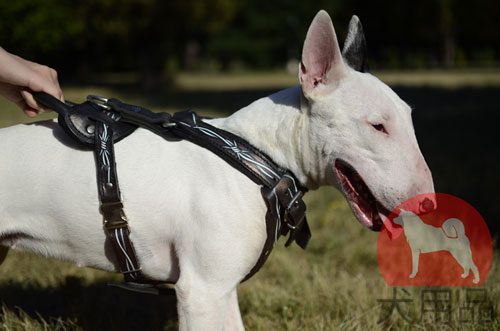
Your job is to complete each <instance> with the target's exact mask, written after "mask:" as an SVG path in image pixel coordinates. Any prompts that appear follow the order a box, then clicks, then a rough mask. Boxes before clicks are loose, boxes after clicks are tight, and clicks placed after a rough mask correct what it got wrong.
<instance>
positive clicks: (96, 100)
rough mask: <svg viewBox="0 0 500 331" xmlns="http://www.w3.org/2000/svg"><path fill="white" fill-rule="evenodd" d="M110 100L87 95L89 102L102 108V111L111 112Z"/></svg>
mask: <svg viewBox="0 0 500 331" xmlns="http://www.w3.org/2000/svg"><path fill="white" fill-rule="evenodd" d="M108 100H109V99H108V98H105V97H100V96H98V95H92V94H90V95H87V101H88V102H91V103H93V104H94V105H96V106H98V107H101V108H102V109H106V110H111V106H109V105H108V104H107V103H108Z"/></svg>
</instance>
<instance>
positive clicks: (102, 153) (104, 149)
mask: <svg viewBox="0 0 500 331" xmlns="http://www.w3.org/2000/svg"><path fill="white" fill-rule="evenodd" d="M102 127H103V131H102V134H100V135H99V139H100V140H101V150H100V151H99V155H100V156H101V159H102V163H103V164H104V167H105V169H106V171H107V182H106V184H111V166H110V162H109V156H110V152H109V151H108V149H107V146H106V144H107V142H108V140H109V135H108V126H107V125H106V124H104V123H103V125H102Z"/></svg>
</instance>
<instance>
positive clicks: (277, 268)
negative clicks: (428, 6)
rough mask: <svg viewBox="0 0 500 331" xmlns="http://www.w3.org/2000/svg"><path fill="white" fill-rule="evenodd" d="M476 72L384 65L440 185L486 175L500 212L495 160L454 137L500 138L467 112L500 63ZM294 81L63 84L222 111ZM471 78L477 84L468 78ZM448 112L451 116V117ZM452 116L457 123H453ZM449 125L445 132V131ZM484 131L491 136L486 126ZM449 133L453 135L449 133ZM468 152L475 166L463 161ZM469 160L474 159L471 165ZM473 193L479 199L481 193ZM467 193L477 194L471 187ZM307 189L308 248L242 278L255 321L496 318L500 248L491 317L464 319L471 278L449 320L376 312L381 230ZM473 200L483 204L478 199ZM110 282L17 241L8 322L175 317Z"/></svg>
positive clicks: (126, 325)
mask: <svg viewBox="0 0 500 331" xmlns="http://www.w3.org/2000/svg"><path fill="white" fill-rule="evenodd" d="M477 72H478V71H470V72H441V73H440V72H436V71H433V72H428V73H422V72H419V73H414V72H410V73H408V72H406V73H398V72H393V73H391V72H387V73H381V78H382V79H385V80H387V81H390V82H391V83H393V84H396V85H398V86H399V91H398V92H401V93H402V94H403V95H404V98H405V100H409V102H410V103H411V104H412V105H413V106H414V105H415V104H416V105H417V107H416V108H417V109H416V111H415V112H414V117H415V118H414V120H415V126H416V131H417V134H419V133H422V132H425V135H421V136H419V141H420V145H421V148H422V151H423V153H424V155H425V156H426V159H427V160H428V162H429V164H430V166H431V169H432V170H433V174H434V179H435V182H436V183H437V185H438V187H439V190H440V191H441V192H450V193H454V194H457V195H459V196H460V197H463V195H461V194H460V192H476V190H477V189H478V188H477V187H478V186H479V188H480V189H481V192H483V194H484V197H483V198H482V200H478V201H479V203H477V205H479V206H481V205H480V202H483V201H486V202H488V204H487V205H488V206H490V207H489V208H492V209H488V210H486V209H485V210H480V211H481V213H482V214H483V216H484V217H485V219H486V220H487V222H488V220H489V219H490V218H489V217H487V216H492V215H498V213H497V212H498V209H495V208H498V207H495V206H496V205H497V201H498V194H497V193H496V191H494V188H493V186H491V185H493V184H491V185H490V184H488V183H490V182H492V183H495V182H498V181H496V180H491V178H497V177H485V176H487V175H488V173H489V172H488V171H485V170H482V171H477V168H474V166H475V165H474V164H472V161H469V160H463V158H462V156H461V153H462V149H461V148H458V147H456V148H453V147H454V145H453V144H456V142H457V141H459V140H460V137H461V136H464V135H466V134H467V133H466V132H468V134H470V135H471V136H473V135H477V136H478V137H479V138H477V139H478V141H480V142H481V146H484V144H487V143H491V141H498V140H495V137H496V136H493V135H494V133H492V131H491V130H488V129H487V128H488V126H487V125H488V123H483V122H481V125H480V126H479V125H478V127H477V128H476V126H475V124H474V123H475V122H474V121H472V120H471V119H472V117H471V115H472V114H475V113H477V112H481V113H484V114H488V115H489V116H493V115H491V114H494V113H495V114H496V113H497V112H496V110H497V109H498V106H497V105H496V102H495V100H497V97H496V96H497V95H498V86H499V85H500V83H498V82H500V79H499V78H498V77H500V76H499V71H498V70H496V71H495V70H492V71H491V72H493V73H494V74H488V75H486V76H487V78H485V80H483V81H482V80H481V79H480V78H478V77H479V76H480V75H479V74H478V73H477ZM479 72H480V71H479ZM426 75H427V76H426ZM478 75H479V76H478ZM422 77H423V78H422ZM425 77H427V79H425ZM295 82H296V78H295V77H293V76H289V75H285V74H282V73H280V74H277V75H276V74H272V75H267V74H260V75H259V74H245V75H229V76H225V75H215V76H214V75H208V74H197V75H195V74H183V75H181V76H180V77H179V79H178V81H177V83H176V88H174V89H171V90H167V91H164V92H163V93H161V94H153V93H144V92H140V91H137V90H134V89H132V88H131V87H130V86H122V85H99V86H97V85H95V86H85V87H81V86H76V87H65V88H64V92H65V97H66V98H67V99H68V100H72V101H75V102H81V101H83V100H84V99H85V96H86V95H87V94H98V95H104V96H113V97H118V98H121V99H122V100H123V101H126V102H130V103H136V104H140V105H143V106H146V107H149V108H151V109H154V110H158V111H170V112H172V111H176V110H181V109H184V108H187V107H190V106H194V107H195V108H196V109H197V110H201V113H203V114H206V115H212V116H215V115H218V114H221V115H225V114H228V113H230V112H232V111H234V110H236V109H238V108H239V107H241V106H243V105H245V104H247V103H249V102H250V101H252V100H253V99H255V98H257V97H259V96H263V95H266V94H268V93H270V92H272V91H273V90H276V89H279V88H283V87H287V86H292V85H295ZM485 85H486V86H487V87H485ZM464 86H469V87H470V86H472V88H469V89H467V90H466V89H461V88H463V87H464ZM470 91H472V92H470ZM489 100H491V101H489ZM0 109H1V111H0V127H2V126H8V125H13V124H16V123H21V122H25V121H27V120H28V119H27V118H26V117H24V115H23V114H22V113H21V112H20V111H19V110H18V109H16V108H15V107H14V106H12V105H11V104H9V103H8V102H6V101H5V100H3V99H0ZM51 116H52V117H53V116H54V114H45V115H42V117H37V118H36V120H40V119H44V118H47V117H51ZM495 116H498V115H495ZM444 119H446V121H447V122H448V123H449V124H448V126H443V122H441V121H442V120H444ZM489 122H491V123H492V122H495V121H493V120H490V121H489ZM485 126H486V129H485ZM444 128H445V129H444ZM455 128H460V130H461V131H459V132H456V131H453V130H454V129H455ZM463 128H466V129H467V130H464V129H463ZM443 130H444V131H445V132H441V131H443ZM485 134H486V135H487V136H486V137H487V138H488V139H483V138H481V137H484V135H485ZM450 135H451V136H450ZM448 136H450V138H449V139H450V142H448V143H447V142H446V139H445V138H446V137H448ZM436 141H439V142H440V144H436V143H435V142H436ZM0 143H1V142H0ZM474 146H477V144H476V143H474ZM473 153H474V154H473V155H474V159H475V160H477V159H479V160H489V161H488V162H489V163H491V164H498V163H497V162H496V161H498V155H497V154H498V153H497V154H493V155H491V154H485V153H483V150H482V149H481V147H476V148H475V149H474V151H473ZM450 160H453V162H451V161H450ZM456 160H460V162H461V163H459V162H458V161H456ZM450 162H451V164H452V167H451V168H450ZM464 163H465V164H466V167H467V168H462V167H461V165H462V164H464ZM468 167H470V168H471V169H472V170H471V171H468V172H467V176H464V172H465V170H466V169H469V168H468ZM474 169H476V171H474ZM487 169H489V168H486V170H487ZM491 173H492V174H490V176H497V175H496V172H495V174H493V172H491ZM478 176H482V177H478ZM464 178H465V179H464ZM457 179H458V180H457ZM478 183H479V184H478ZM488 185H489V186H488ZM457 192H458V193H457ZM469 194H471V193H469ZM471 195H472V197H471V199H473V198H474V197H476V196H477V194H475V193H474V194H471ZM465 199H466V200H468V201H470V200H469V198H468V197H465ZM488 199H490V200H488ZM306 200H307V202H308V219H309V223H310V225H311V229H312V233H313V237H312V240H311V243H310V247H309V248H308V249H307V250H306V251H302V250H301V249H300V248H298V247H297V246H296V245H292V246H291V247H289V248H285V247H283V244H284V239H281V240H280V242H279V243H278V245H277V247H276V248H275V249H274V251H273V253H272V254H271V256H270V258H269V260H268V261H267V262H266V264H265V265H264V267H263V268H262V269H261V271H259V272H258V273H257V274H256V275H255V276H254V277H253V278H252V279H250V280H249V281H247V282H246V283H244V284H242V285H240V287H239V300H240V308H241V311H242V315H243V319H244V323H245V325H246V328H247V330H266V331H267V330H500V319H499V318H498V316H499V314H500V285H498V284H499V282H500V268H499V264H498V261H499V256H498V253H497V252H495V256H494V259H493V264H492V267H491V270H490V274H489V276H488V279H487V280H486V282H485V284H484V285H483V286H482V287H481V288H484V289H487V291H488V302H487V305H489V306H491V307H492V309H493V312H494V316H495V318H494V321H493V322H492V323H488V324H479V323H459V322H458V308H459V306H460V305H463V304H464V300H463V296H464V295H465V292H464V291H465V290H464V289H463V288H449V289H451V291H452V297H453V300H454V301H453V309H454V311H453V316H452V317H453V322H452V323H451V324H450V325H443V324H436V323H433V322H432V321H426V322H423V323H421V324H408V323H407V322H405V321H404V320H403V319H402V318H401V317H400V316H399V315H398V314H397V312H396V311H394V312H393V314H392V316H391V318H390V319H389V320H388V321H386V322H384V323H380V324H379V323H377V321H378V320H379V319H380V318H381V316H382V307H381V304H380V303H378V302H377V299H383V298H390V297H391V296H392V288H391V287H389V286H387V285H386V284H385V282H384V281H383V279H382V276H381V274H380V272H379V270H378V266H377V260H376V242H377V233H374V232H371V231H368V230H366V229H365V228H363V227H362V226H361V225H360V224H359V223H358V222H357V221H356V220H355V219H354V217H353V216H352V213H351V212H350V210H349V208H348V206H347V204H346V203H345V201H344V200H343V199H342V197H341V196H340V194H339V193H338V192H336V191H335V190H333V189H331V188H322V189H320V190H318V191H313V192H310V193H308V194H307V195H306ZM489 202H493V203H489ZM472 204H473V205H474V206H476V202H474V201H472ZM492 219H493V218H492ZM493 220H494V219H493ZM109 282H121V277H120V276H119V275H116V274H109V273H106V272H102V271H97V270H92V269H79V268H77V267H76V266H74V265H72V264H69V263H64V262H59V261H53V260H49V259H45V258H42V257H39V256H36V255H33V254H29V253H19V252H16V251H11V252H10V253H9V255H8V256H7V258H6V260H5V262H4V263H3V264H2V265H1V266H0V330H9V331H10V330H162V329H163V330H175V329H176V326H177V321H176V307H175V298H174V297H172V296H164V297H156V296H148V295H141V294H135V293H129V292H125V291H123V290H120V289H116V288H112V287H108V286H106V284H107V283H109ZM422 289H423V288H421V287H414V288H410V287H406V288H405V290H406V291H408V293H409V295H410V296H411V298H413V299H414V302H413V303H412V304H410V305H408V306H404V308H405V309H409V313H408V314H409V315H410V316H413V317H415V316H417V315H418V313H419V311H420V293H421V291H422Z"/></svg>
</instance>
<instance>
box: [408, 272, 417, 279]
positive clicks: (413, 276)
mask: <svg viewBox="0 0 500 331" xmlns="http://www.w3.org/2000/svg"><path fill="white" fill-rule="evenodd" d="M416 275H417V273H411V274H410V275H409V276H408V278H415V276H416Z"/></svg>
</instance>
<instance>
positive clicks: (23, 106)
mask: <svg viewBox="0 0 500 331" xmlns="http://www.w3.org/2000/svg"><path fill="white" fill-rule="evenodd" d="M16 105H17V106H18V107H19V108H21V109H22V111H23V112H24V113H25V114H26V116H28V117H35V116H36V114H38V112H37V111H36V110H35V109H33V108H30V107H29V106H28V104H27V103H26V101H24V99H23V100H19V101H18V102H16Z"/></svg>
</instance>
